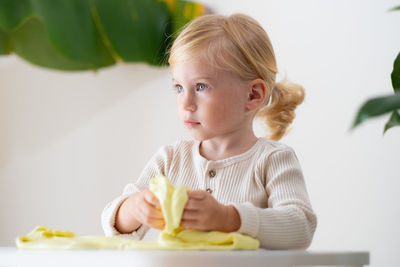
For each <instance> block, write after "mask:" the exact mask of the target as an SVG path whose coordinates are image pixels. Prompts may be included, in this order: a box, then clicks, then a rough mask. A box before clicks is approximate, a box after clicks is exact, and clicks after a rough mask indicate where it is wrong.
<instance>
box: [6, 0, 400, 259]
mask: <svg viewBox="0 0 400 267" xmlns="http://www.w3.org/2000/svg"><path fill="white" fill-rule="evenodd" d="M204 2H205V3H207V5H208V6H209V7H211V8H212V9H213V10H214V12H216V13H221V14H232V13H235V12H243V13H246V14H248V15H251V16H253V17H254V18H256V19H257V20H258V21H260V23H261V24H262V25H263V26H264V27H265V29H266V30H267V32H268V33H269V35H270V38H271V40H272V42H273V45H274V47H275V51H276V55H277V60H278V65H279V68H280V71H281V72H282V73H286V74H287V75H288V77H289V79H291V80H293V81H295V82H299V83H301V84H303V85H304V86H305V88H306V90H307V97H306V101H305V103H304V104H303V105H302V106H301V107H300V108H299V109H298V113H297V114H298V115H297V119H296V121H295V124H294V128H293V130H292V132H291V133H290V134H289V135H288V136H287V137H285V138H284V139H282V142H285V143H287V144H289V145H291V146H292V147H294V149H295V150H296V151H297V154H298V156H299V158H300V161H301V163H302V166H303V170H304V174H305V176H306V182H307V185H308V190H309V193H310V197H311V200H312V203H313V206H314V208H315V211H316V213H317V215H318V219H319V225H318V229H317V231H316V234H315V238H314V242H313V244H312V246H311V248H310V249H312V250H368V251H370V252H371V266H398V263H397V261H396V256H397V255H396V253H398V248H399V247H400V228H399V227H398V223H399V221H400V208H399V206H398V203H400V194H398V189H399V188H400V167H399V164H398V162H399V155H400V127H398V128H393V129H391V130H389V132H388V133H387V134H386V135H385V136H382V129H383V125H384V124H385V122H386V120H387V119H388V117H387V116H384V117H382V118H378V119H375V120H372V121H370V122H367V123H366V124H365V125H362V126H361V127H359V128H357V129H356V130H355V131H353V132H349V128H350V125H351V122H352V120H353V118H354V116H355V113H356V110H357V108H358V107H359V105H360V104H361V103H362V102H363V101H364V100H366V99H367V98H368V97H372V96H376V95H381V94H389V93H390V92H391V84H390V72H391V70H392V64H393V61H394V59H395V57H396V55H397V53H398V52H399V51H400V35H399V34H398V32H399V27H398V25H400V12H390V13H389V12H387V10H388V9H389V8H391V7H393V6H396V5H398V2H397V1H361V0H359V1H344V0H340V1H333V0H331V1H317V0H315V1H310V0H300V1H299V0H292V1H288V0H284V1H255V0H247V1H245V2H246V4H243V1H239V0H235V1H232V0H231V1H211V0H208V1H204ZM170 88H171V83H170V77H169V71H168V69H160V68H151V67H148V66H146V65H143V64H129V65H122V64H121V65H118V66H115V67H111V68H108V69H102V70H100V71H98V72H97V73H93V72H76V73H64V72H58V71H53V70H47V69H42V68H38V67H36V66H32V65H30V64H29V63H26V62H24V61H22V60H20V59H18V58H17V57H15V56H7V57H1V58H0V214H1V215H0V216H1V217H0V218H1V220H0V245H1V246H12V245H13V242H14V241H13V240H14V238H15V237H16V236H17V235H20V234H25V233H27V232H28V231H30V230H31V229H33V228H34V227H35V226H36V225H40V224H42V225H45V226H48V227H51V228H57V229H66V230H72V231H75V232H76V233H78V234H80V235H83V234H84V235H87V234H102V231H101V226H100V213H101V210H102V208H103V206H104V205H105V204H106V202H107V201H109V200H111V199H112V198H114V197H115V196H117V195H118V194H120V192H121V190H122V188H123V186H124V185H125V184H126V183H128V182H130V181H133V180H135V179H136V177H137V176H138V175H139V173H140V171H141V169H142V168H143V166H144V164H145V163H146V161H147V160H148V159H149V157H150V156H151V155H152V154H153V153H154V152H155V150H156V149H157V148H158V147H159V146H160V145H162V144H166V143H170V142H172V141H174V140H175V139H176V138H179V137H183V136H187V134H186V133H185V131H184V129H183V128H182V127H181V126H180V123H179V121H178V120H177V118H176V115H175V99H174V93H173V92H172V90H171V89H170Z"/></svg>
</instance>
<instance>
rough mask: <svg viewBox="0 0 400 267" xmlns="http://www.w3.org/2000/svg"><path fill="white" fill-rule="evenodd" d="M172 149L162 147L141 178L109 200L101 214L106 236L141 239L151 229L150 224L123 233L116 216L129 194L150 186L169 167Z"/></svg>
mask: <svg viewBox="0 0 400 267" xmlns="http://www.w3.org/2000/svg"><path fill="white" fill-rule="evenodd" d="M172 153H173V152H172V150H171V147H169V146H164V147H161V148H160V149H159V150H158V151H157V153H156V154H154V156H153V157H152V158H151V159H150V161H149V162H148V163H147V165H146V166H145V168H144V169H143V171H142V173H141V175H140V177H139V179H138V180H137V182H136V183H130V184H127V185H126V186H125V187H124V190H123V193H122V195H120V196H118V197H117V198H115V199H114V200H113V201H111V202H109V203H108V204H107V205H106V206H105V208H104V209H103V212H102V214H101V223H102V227H103V231H104V234H105V235H106V236H116V235H118V236H123V237H124V238H128V239H136V240H140V239H142V238H143V236H144V235H145V234H146V232H147V231H148V230H149V227H148V226H145V225H142V226H140V227H139V228H138V229H137V230H136V231H134V232H132V233H130V234H121V233H119V232H118V230H117V229H116V228H115V217H116V213H117V211H118V209H119V207H120V205H121V204H122V202H123V201H124V200H125V199H127V198H128V197H129V196H131V195H133V194H135V193H137V192H140V191H142V190H144V189H145V188H147V187H148V184H149V181H150V179H151V178H153V177H154V176H155V175H156V174H164V175H165V170H166V168H169V164H170V162H171V158H172Z"/></svg>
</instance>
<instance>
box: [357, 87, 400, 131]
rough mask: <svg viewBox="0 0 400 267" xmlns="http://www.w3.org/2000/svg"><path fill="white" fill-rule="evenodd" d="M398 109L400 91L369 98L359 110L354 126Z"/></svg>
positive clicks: (399, 105)
mask: <svg viewBox="0 0 400 267" xmlns="http://www.w3.org/2000/svg"><path fill="white" fill-rule="evenodd" d="M397 109H400V93H396V94H394V95H389V96H383V97H376V98H372V99H369V100H368V101H366V102H365V103H364V104H363V105H362V106H361V108H360V109H359V110H358V113H357V116H356V119H355V121H354V123H353V128H354V127H356V126H357V125H359V124H360V123H362V122H363V121H365V120H367V119H369V118H372V117H376V116H379V115H382V114H385V113H387V112H390V111H394V110H397Z"/></svg>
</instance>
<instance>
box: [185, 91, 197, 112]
mask: <svg viewBox="0 0 400 267" xmlns="http://www.w3.org/2000/svg"><path fill="white" fill-rule="evenodd" d="M181 106H182V109H184V110H186V111H191V112H194V111H196V109H197V106H196V101H195V96H194V95H193V94H192V93H191V92H185V93H183V95H182V99H181Z"/></svg>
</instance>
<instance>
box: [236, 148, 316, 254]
mask: <svg viewBox="0 0 400 267" xmlns="http://www.w3.org/2000/svg"><path fill="white" fill-rule="evenodd" d="M265 168H266V185H265V190H266V193H267V194H268V207H267V208H260V207H256V206H255V205H254V204H252V203H250V202H245V203H232V204H233V205H234V206H235V207H236V209H237V210H238V212H239V215H240V218H241V227H240V229H239V230H238V232H241V233H244V234H248V235H250V236H254V237H256V238H258V239H259V240H260V244H261V247H264V248H267V249H305V248H307V247H308V246H309V245H310V244H311V241H312V238H313V235H314V231H315V228H316V225H317V219H316V215H315V214H314V212H313V210H312V208H311V204H310V200H309V198H308V194H307V190H306V185H305V182H304V178H303V174H302V171H301V168H300V165H299V163H298V160H297V157H296V155H295V153H294V152H293V150H292V149H290V148H287V149H284V150H278V151H276V152H273V153H271V154H270V155H269V157H268V159H267V161H266V166H265Z"/></svg>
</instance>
